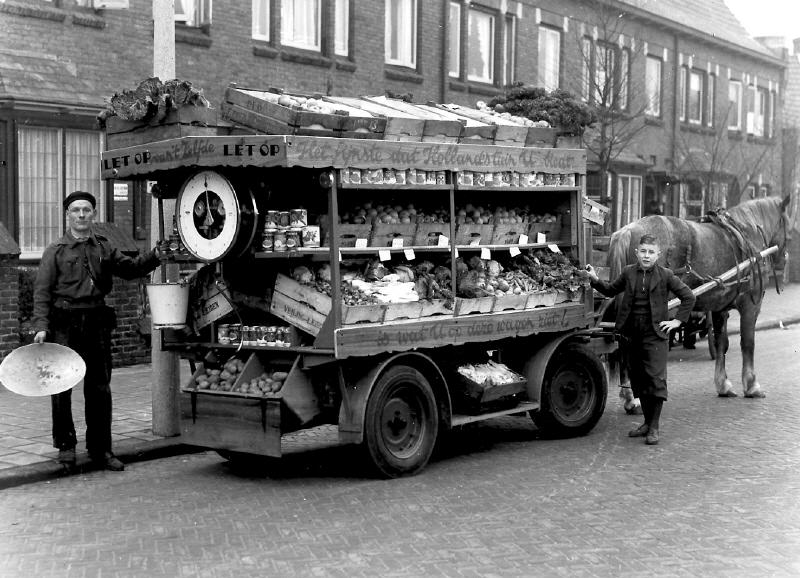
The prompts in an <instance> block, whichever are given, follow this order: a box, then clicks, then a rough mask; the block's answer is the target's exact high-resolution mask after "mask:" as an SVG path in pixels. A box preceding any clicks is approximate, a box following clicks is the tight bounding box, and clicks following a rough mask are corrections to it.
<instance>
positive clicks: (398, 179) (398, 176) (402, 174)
mask: <svg viewBox="0 0 800 578" xmlns="http://www.w3.org/2000/svg"><path fill="white" fill-rule="evenodd" d="M394 181H395V183H396V184H398V185H405V184H406V171H403V170H397V171H395V172H394Z"/></svg>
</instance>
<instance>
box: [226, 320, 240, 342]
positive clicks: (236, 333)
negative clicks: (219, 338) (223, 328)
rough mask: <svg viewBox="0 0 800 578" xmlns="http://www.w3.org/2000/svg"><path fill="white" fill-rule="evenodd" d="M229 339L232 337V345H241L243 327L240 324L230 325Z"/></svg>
mask: <svg viewBox="0 0 800 578" xmlns="http://www.w3.org/2000/svg"><path fill="white" fill-rule="evenodd" d="M228 337H230V340H231V343H239V341H240V340H241V338H242V326H241V325H239V324H238V323H231V324H230V325H228Z"/></svg>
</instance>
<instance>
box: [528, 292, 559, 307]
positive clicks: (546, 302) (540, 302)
mask: <svg viewBox="0 0 800 578" xmlns="http://www.w3.org/2000/svg"><path fill="white" fill-rule="evenodd" d="M555 304H556V292H555V291H532V292H531V293H528V300H527V301H526V302H525V309H536V308H537V307H552V306H553V305H555Z"/></svg>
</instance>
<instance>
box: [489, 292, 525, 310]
mask: <svg viewBox="0 0 800 578" xmlns="http://www.w3.org/2000/svg"><path fill="white" fill-rule="evenodd" d="M527 303H528V295H526V294H525V293H522V294H520V295H501V296H499V297H495V298H494V305H493V306H492V311H521V310H522V309H525V307H526V304H527Z"/></svg>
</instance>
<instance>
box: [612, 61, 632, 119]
mask: <svg viewBox="0 0 800 578" xmlns="http://www.w3.org/2000/svg"><path fill="white" fill-rule="evenodd" d="M617 71H618V73H619V78H618V79H617V78H615V79H614V80H615V81H616V84H615V85H614V86H615V88H616V89H617V91H618V94H617V98H615V99H614V104H615V105H617V108H618V109H619V110H624V111H626V110H628V107H629V106H630V102H631V99H630V86H631V83H630V78H631V51H630V49H629V48H622V49H620V51H619V66H618V67H617V70H615V72H617Z"/></svg>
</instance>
